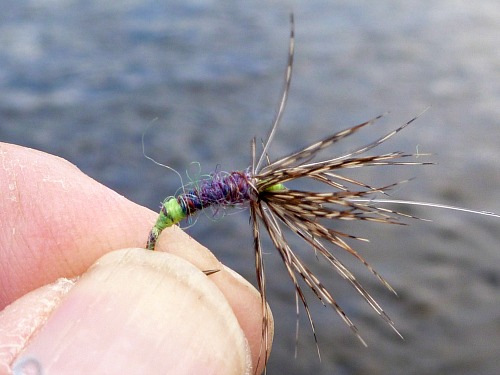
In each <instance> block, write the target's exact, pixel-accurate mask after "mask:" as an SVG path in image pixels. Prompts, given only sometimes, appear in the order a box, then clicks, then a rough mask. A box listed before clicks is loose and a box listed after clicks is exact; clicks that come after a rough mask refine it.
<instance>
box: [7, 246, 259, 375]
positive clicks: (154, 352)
mask: <svg viewBox="0 0 500 375" xmlns="http://www.w3.org/2000/svg"><path fill="white" fill-rule="evenodd" d="M248 361H249V360H248V347H247V344H246V339H245V337H244V335H243V333H242V331H241V328H240V326H239V325H238V322H237V320H236V318H235V316H234V314H233V312H232V310H231V308H230V307H229V305H228V303H227V301H226V299H225V298H224V296H223V294H222V293H221V292H220V290H219V289H218V288H217V287H216V286H215V285H214V284H213V283H212V282H211V281H210V280H209V279H207V277H206V276H205V275H204V274H203V273H202V272H200V271H199V270H198V269H197V268H195V267H194V266H193V265H191V264H190V263H188V262H187V261H185V260H183V259H180V258H179V257H176V256H174V255H171V254H167V253H157V252H152V251H148V250H142V249H126V250H120V251H115V252H112V253H108V254H107V255H105V256H104V257H102V258H101V259H100V260H99V261H98V262H97V263H96V264H94V266H92V267H91V268H90V269H89V271H88V272H87V273H86V274H84V275H83V276H82V277H81V278H80V279H79V281H78V282H77V284H76V285H75V286H74V287H73V289H71V291H70V292H69V293H68V295H67V297H66V298H65V299H64V300H63V301H62V303H61V305H60V306H59V307H58V308H57V309H56V310H55V311H54V312H53V313H52V315H51V316H50V317H49V319H48V321H47V323H46V324H45V326H44V327H43V328H42V329H41V330H40V332H39V334H38V335H37V336H36V337H35V338H33V340H32V341H31V342H30V343H29V345H28V347H27V348H26V349H25V351H24V352H23V354H22V356H21V357H20V358H18V359H17V361H16V363H15V365H14V368H21V367H20V366H26V365H33V364H34V363H35V364H36V365H37V366H38V365H39V366H40V367H39V368H40V369H41V371H42V372H43V373H44V374H45V373H46V374H69V373H71V374H89V373H102V374H154V373H158V374H194V373H203V374H211V373H212V374H242V373H246V372H248V370H249V364H248Z"/></svg>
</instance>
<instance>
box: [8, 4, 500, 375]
mask: <svg viewBox="0 0 500 375" xmlns="http://www.w3.org/2000/svg"><path fill="white" fill-rule="evenodd" d="M0 8H1V9H2V11H1V12H0V140H1V141H5V142H12V143H17V144H21V145H25V146H28V147H33V148H36V149H39V150H43V151H46V152H49V153H52V154H55V155H59V156H61V157H64V158H66V159H69V160H70V161H71V162H73V163H75V164H76V165H77V166H78V167H79V168H81V169H82V170H83V171H84V172H85V173H87V174H89V175H90V176H92V177H93V178H95V179H96V180H98V181H100V182H102V183H104V184H105V185H107V186H109V187H111V188H113V189H115V190H117V191H118V192H120V193H121V194H123V195H125V196H126V197H128V198H129V199H131V200H133V201H136V202H138V203H140V204H142V205H145V206H148V207H150V208H151V209H153V210H155V211H156V210H157V209H158V206H159V202H160V201H161V200H162V199H163V198H164V197H165V196H167V195H170V194H173V193H174V192H175V191H176V190H177V188H178V187H179V180H178V178H177V176H176V175H175V174H173V173H172V172H169V171H168V170H166V169H164V168H161V167H158V166H156V165H154V164H153V163H151V162H150V161H148V160H147V159H146V158H145V157H144V156H143V154H142V148H141V136H142V135H143V133H144V132H146V133H145V147H146V150H147V153H148V154H150V155H151V156H153V157H154V158H155V159H156V160H158V161H159V162H162V163H165V164H168V165H169V166H171V167H173V168H176V169H177V170H179V171H180V172H181V173H184V171H185V170H186V169H189V170H190V172H191V174H196V173H197V172H199V171H198V170H197V168H196V166H194V167H193V166H192V165H191V166H190V163H191V162H192V161H197V162H199V163H201V173H209V172H211V171H213V170H215V169H216V168H220V169H223V170H231V169H239V168H244V167H246V166H248V165H249V162H250V139H251V138H252V137H253V136H257V137H259V138H262V137H264V136H265V135H266V134H267V131H268V128H269V126H270V123H271V120H272V118H273V116H274V113H275V111H276V107H277V103H278V98H279V95H280V91H281V88H282V80H283V71H284V68H285V64H286V55H287V48H288V35H289V23H288V14H289V12H290V11H291V10H293V11H294V13H295V17H296V56H295V57H296V59H295V72H294V79H293V83H292V89H291V93H290V100H289V103H288V108H287V112H286V115H285V118H284V120H283V123H282V127H281V129H280V132H279V134H278V136H277V137H276V140H275V143H274V146H273V149H272V151H271V157H277V156H280V155H282V154H284V153H287V152H291V151H295V150H297V149H298V148H299V147H301V146H304V145H305V144H307V143H308V142H311V141H314V140H317V139H318V138H321V137H323V136H325V135H327V134H330V133H332V132H334V131H338V130H340V129H343V128H346V127H348V126H351V125H354V124H357V123H359V122H362V121H364V120H367V119H369V118H371V117H374V116H375V115H377V114H380V113H383V112H385V111H388V110H389V111H391V114H390V115H389V116H388V117H387V118H386V119H384V120H383V121H382V122H381V123H380V124H378V125H377V126H376V127H372V128H370V129H368V130H366V131H364V132H363V133H362V134H360V135H359V136H357V137H356V138H353V139H349V140H348V141H347V144H344V146H343V147H344V149H350V148H352V147H354V145H357V144H362V143H364V142H368V141H370V140H373V139H375V137H376V136H379V135H381V134H383V133H384V132H385V131H388V130H390V129H393V128H394V127H396V126H398V125H399V124H401V123H402V122H404V121H406V120H409V119H410V118H412V117H413V116H414V115H416V114H418V113H419V112H421V111H422V110H423V109H425V108H426V107H427V106H429V105H432V108H431V109H430V110H429V111H428V112H427V113H425V115H423V116H422V117H421V118H420V119H419V120H418V121H417V122H416V123H414V124H413V125H412V126H411V127H410V128H408V129H405V130H404V132H403V133H401V134H399V135H398V136H397V137H396V138H395V139H393V140H391V141H390V143H389V144H388V145H385V146H384V147H382V149H383V150H384V151H395V150H405V151H409V152H414V151H417V150H418V152H421V153H426V152H432V153H433V154H434V155H433V156H432V157H431V159H432V160H433V161H435V162H437V163H438V164H437V165H435V166H430V167H411V168H378V169H376V168H375V169H374V168H371V169H370V170H369V171H367V172H365V173H364V174H363V175H362V176H363V178H366V179H367V180H368V181H376V182H379V183H391V182H395V181H399V180H403V179H405V178H409V177H416V179H415V180H413V181H412V182H411V183H408V184H404V185H402V186H401V187H399V188H398V189H397V192H395V196H396V197H399V198H406V199H414V200H425V201H431V202H440V203H447V204H454V205H460V206H466V207H470V208H476V209H488V210H492V211H496V212H500V190H499V186H500V164H499V162H498V161H499V160H500V147H499V145H500V48H499V46H500V22H499V21H500V4H499V3H498V2H497V1H495V0H484V1H479V2H469V1H465V0H459V1H445V0H443V1H428V0H424V1H421V0H419V1H416V0H412V1H405V2H400V1H389V0H386V1H377V2H375V1H367V0H365V1H341V0H336V1H320V0H313V1H310V0H309V1H305V0H303V1H300V0H296V1H285V0H281V1H278V0H276V1H252V2H242V1H209V0H206V1H204V0H182V1H179V0H142V1H139V0H127V1H105V0H94V1H83V0H80V1H79V0H74V1H70V0H50V1H36V0H32V1H28V0H0ZM155 119H156V120H155ZM150 125H151V126H150ZM148 126H150V127H149V128H148ZM351 142H352V143H351ZM339 147H340V146H339ZM340 148H342V147H340ZM410 212H412V213H413V214H416V215H418V216H421V217H425V218H429V219H432V220H433V222H432V223H427V222H418V221H411V222H410V224H411V225H410V226H407V227H400V226H383V225H376V224H371V223H370V224H363V223H361V224H357V223H348V224H349V225H346V224H342V225H340V224H339V228H341V229H343V230H348V231H350V232H352V233H353V234H357V235H362V236H365V237H368V238H370V239H371V243H370V244H356V245H357V248H358V249H359V251H360V252H361V253H362V254H363V255H364V256H366V258H367V259H368V260H369V261H370V262H371V263H372V264H373V265H374V266H375V268H376V269H377V270H378V271H380V273H382V274H383V275H384V276H385V277H386V278H387V279H388V280H389V281H390V282H391V284H392V285H393V286H394V287H395V288H396V290H397V291H398V293H399V298H396V297H394V296H393V295H392V294H390V293H389V292H387V291H386V290H384V289H383V287H382V286H381V285H380V284H379V283H378V282H377V281H376V280H375V279H374V278H373V277H372V276H371V275H370V274H369V273H368V271H366V270H365V269H363V267H362V266H360V265H357V264H356V263H355V262H354V261H352V260H350V259H349V258H345V259H346V262H348V264H349V265H350V266H351V267H352V268H353V269H354V270H355V271H356V272H357V274H358V275H359V278H360V280H361V281H362V282H363V284H364V285H365V286H366V287H367V288H368V289H369V290H370V291H371V292H372V293H373V294H374V296H375V297H376V299H377V300H378V301H379V302H380V303H381V304H382V305H383V307H384V308H385V309H386V311H387V312H388V313H389V315H390V316H391V317H392V318H393V319H394V321H395V322H396V325H397V327H398V328H399V329H400V331H401V332H402V334H403V335H404V337H405V340H404V341H402V340H400V339H399V338H398V337H397V336H396V335H395V334H394V333H393V332H392V331H391V330H390V329H389V328H388V327H387V326H386V325H385V324H384V323H383V322H382V321H381V320H380V319H379V318H378V317H377V316H376V315H375V314H374V313H373V312H372V311H371V310H370V308H369V306H368V305H366V303H364V302H363V301H362V299H361V298H360V297H359V296H358V295H356V294H355V292H354V290H353V289H352V288H351V287H350V286H348V285H347V284H346V283H345V282H344V281H343V280H341V279H340V278H339V277H338V276H337V275H335V274H334V272H333V271H331V270H330V269H329V268H328V267H327V265H326V264H323V263H322V262H318V261H317V260H316V259H315V258H314V255H312V254H311V255H309V258H308V260H309V261H310V263H312V264H313V266H314V267H315V269H316V270H317V272H318V273H319V275H320V276H321V277H322V278H323V279H325V280H328V282H327V285H329V287H330V288H331V290H333V292H334V295H335V296H336V297H337V299H338V300H339V302H340V303H341V305H342V306H343V307H344V308H345V309H346V311H347V312H348V314H349V315H350V316H351V318H352V319H353V320H354V322H355V323H356V324H357V325H358V327H359V328H360V330H361V333H362V335H363V337H364V338H365V340H366V341H367V343H368V345H369V346H368V348H365V347H363V346H362V345H361V344H360V343H359V342H358V341H357V339H356V338H355V337H354V336H353V335H352V334H351V333H350V332H349V330H348V329H347V328H346V327H345V326H344V324H343V323H342V322H341V321H340V320H339V319H338V317H337V316H336V315H335V314H334V313H333V312H332V311H331V310H330V309H327V308H324V307H323V306H322V305H321V304H320V303H319V302H317V301H315V297H314V296H313V295H308V296H309V298H310V304H311V307H312V310H313V311H312V312H313V316H314V319H315V322H316V326H317V330H318V335H319V344H320V349H321V353H322V361H321V362H319V360H318V358H317V354H316V348H315V344H314V340H313V338H312V335H311V334H310V330H309V327H308V325H307V322H306V320H305V315H304V314H302V316H301V320H300V323H301V325H300V331H299V343H298V355H297V358H294V350H295V307H294V295H293V288H292V284H291V283H290V282H289V280H288V279H287V276H286V272H285V270H284V267H282V266H281V265H280V259H279V257H278V256H277V254H276V253H275V251H273V249H272V247H271V246H270V245H269V243H267V242H266V246H267V255H266V262H267V263H266V265H267V269H269V270H273V272H272V273H270V274H269V276H268V290H269V300H270V304H271V307H272V309H273V311H274V315H275V317H276V337H275V341H274V343H275V344H274V348H273V352H272V356H271V360H270V363H269V368H268V371H269V372H268V373H270V374H285V373H286V374H368V373H369V374H372V375H375V374H494V373H498V368H499V366H498V357H499V355H500V245H499V243H500V220H498V219H492V218H488V217H480V216H473V215H465V214H458V213H455V212H450V211H442V210H436V209H428V208H412V209H411V210H410ZM98 214H99V213H96V215H98ZM188 231H189V233H190V234H191V235H192V236H193V237H194V238H196V239H197V240H198V241H200V242H201V243H202V244H204V245H206V246H207V247H209V248H210V249H211V250H212V251H214V252H215V253H216V255H217V256H218V257H219V258H220V259H222V260H223V261H224V262H225V263H226V264H227V265H229V266H230V267H232V268H234V269H235V270H237V271H238V272H239V273H241V274H242V275H244V276H245V277H246V278H247V279H249V280H251V281H252V282H253V281H254V266H253V254H252V251H253V250H252V240H251V230H250V228H249V225H248V215H247V214H246V213H245V212H239V213H237V214H235V215H233V216H231V219H230V220H227V218H226V220H224V219H221V220H217V221H216V222H213V221H211V220H209V219H207V218H205V217H203V216H202V217H200V219H199V220H198V223H197V224H196V225H195V226H194V227H192V228H190V229H189V230H188ZM244 243H247V244H248V246H247V247H246V251H245V246H242V245H241V244H244ZM295 246H297V247H298V248H299V249H300V250H299V251H300V253H301V254H302V253H306V252H308V251H310V249H308V248H304V246H301V244H300V243H299V242H297V243H296V245H295ZM242 249H243V250H242ZM343 259H344V258H343Z"/></svg>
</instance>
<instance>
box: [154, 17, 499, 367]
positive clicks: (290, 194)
mask: <svg viewBox="0 0 500 375" xmlns="http://www.w3.org/2000/svg"><path fill="white" fill-rule="evenodd" d="M290 24H291V28H290V40H289V51H288V63H287V68H286V71H285V83H284V89H283V92H282V95H281V100H280V103H279V107H278V111H277V113H276V115H275V118H274V121H273V124H272V126H271V130H270V132H269V135H268V137H267V139H266V140H265V142H263V144H262V151H261V153H260V155H259V156H258V157H257V156H256V148H257V145H256V140H255V138H254V139H253V141H252V143H251V153H252V164H251V166H250V167H248V168H246V169H244V170H237V171H231V172H214V173H212V174H211V175H210V176H208V177H206V178H203V179H201V180H199V181H197V182H196V183H195V184H188V185H185V186H183V188H182V193H181V194H178V195H177V196H170V197H168V198H166V199H165V200H164V201H163V203H162V205H161V210H160V213H159V216H158V219H157V221H156V223H155V225H154V227H153V228H152V230H151V232H150V234H149V237H148V241H147V245H146V247H147V248H148V249H150V250H154V248H155V244H156V241H157V239H158V236H159V235H160V233H161V232H162V230H163V229H165V228H167V227H170V226H172V225H175V224H177V223H179V222H180V221H181V220H183V219H186V218H190V217H192V216H193V215H196V214H197V213H199V212H200V211H201V210H203V209H206V208H209V207H212V208H214V207H215V208H220V207H234V206H246V207H248V208H249V210H250V221H251V226H252V230H253V238H254V241H253V242H254V251H255V269H256V277H257V286H258V288H259V291H260V295H261V302H262V336H261V343H262V347H263V348H267V347H268V345H267V344H268V334H269V329H270V327H269V315H268V310H267V308H266V305H267V296H266V276H265V271H264V259H263V248H262V245H261V229H262V228H264V229H265V230H266V231H267V233H268V235H269V237H270V239H271V241H272V243H273V244H274V246H275V247H276V250H277V251H278V253H279V255H280V256H281V259H282V261H283V264H284V265H285V268H286V270H287V273H288V276H289V277H290V279H291V281H292V282H293V285H294V287H295V293H296V303H297V308H298V301H299V300H300V301H301V303H302V305H303V306H304V309H305V312H306V315H307V318H308V321H309V324H310V327H311V329H312V332H313V335H314V339H315V341H316V343H317V338H316V331H315V327H314V323H313V320H312V316H311V313H310V310H309V307H308V302H307V300H306V297H305V294H304V292H303V289H302V287H301V284H300V283H299V281H300V279H302V281H303V282H305V284H306V285H307V286H308V287H309V288H310V289H311V290H312V291H313V293H314V294H315V295H316V297H317V298H318V299H319V300H320V301H321V302H322V303H323V304H325V305H329V306H331V307H332V308H333V309H334V311H335V312H336V313H337V314H338V315H339V316H340V318H341V319H342V320H343V321H344V322H345V323H346V324H347V326H348V327H349V328H350V329H351V330H352V332H353V333H354V334H355V335H356V336H357V337H358V338H359V340H361V342H362V343H363V344H364V345H366V344H365V342H364V341H363V339H362V338H361V336H360V334H359V333H358V329H357V328H356V326H355V325H354V323H353V322H352V321H351V319H350V318H349V317H348V316H347V315H346V313H345V312H344V310H343V309H342V308H341V306H339V304H338V303H337V301H336V300H335V298H334V297H333V296H332V294H331V293H330V292H329V291H328V290H327V289H326V288H325V287H324V285H323V284H322V282H321V281H320V280H319V278H318V277H317V276H316V275H315V274H314V273H313V272H312V271H311V270H310V269H309V267H308V266H307V264H306V263H305V262H304V261H303V260H302V259H301V258H300V257H299V256H298V255H297V253H296V252H295V251H294V250H293V249H292V248H291V246H290V245H289V242H288V241H287V238H286V236H285V230H284V229H285V228H286V229H287V230H288V231H290V232H291V233H293V234H295V235H297V236H298V237H300V238H301V239H302V240H303V241H304V242H305V244H306V245H307V246H308V247H310V248H312V249H313V250H314V252H315V253H316V254H319V256H321V257H323V258H324V259H326V261H327V262H328V263H329V264H330V265H331V267H333V268H334V269H335V270H336V271H337V272H338V273H339V274H340V276H342V278H344V279H346V280H347V281H348V282H349V283H350V284H351V285H352V286H353V287H354V289H355V290H356V291H357V292H358V293H359V294H360V295H361V296H362V298H363V299H364V300H365V301H366V302H367V303H368V304H369V305H370V306H371V308H372V309H373V310H374V311H375V312H376V313H377V314H378V315H379V316H380V317H381V318H382V319H383V320H384V321H385V322H386V323H387V324H388V325H389V326H390V327H391V328H392V329H393V330H394V331H395V332H396V333H397V334H398V335H399V336H401V335H400V334H399V332H398V330H397V329H396V327H395V325H394V322H393V321H392V320H391V318H390V317H389V316H388V315H387V314H386V313H385V312H384V310H383V309H382V308H381V306H380V305H379V304H378V303H377V301H376V300H375V299H374V298H373V297H372V296H371V295H370V293H369V292H368V291H367V290H366V289H365V288H364V287H363V286H362V285H361V284H360V283H359V282H358V280H357V279H356V277H355V276H354V274H353V273H352V272H351V271H350V270H349V269H348V268H347V267H346V266H345V265H344V264H343V263H342V262H341V261H340V260H339V259H338V257H337V256H336V255H335V254H334V252H333V251H332V250H331V248H334V249H335V248H336V249H340V250H341V251H346V252H348V253H349V254H351V255H352V256H353V257H354V258H356V259H357V260H359V261H360V262H361V263H362V264H364V266H366V267H367V268H368V270H369V271H370V272H371V273H372V274H373V275H375V277H376V278H377V279H378V280H379V281H380V282H381V283H382V284H383V285H384V286H385V287H386V288H387V289H389V290H390V291H391V292H393V293H396V292H395V291H394V289H393V288H392V287H391V286H390V285H389V283H388V282H387V281H386V280H385V279H384V278H383V277H382V276H381V275H380V274H379V273H377V271H375V269H374V268H373V267H372V266H371V265H370V264H369V263H368V262H367V261H366V260H365V259H364V258H363V257H362V256H361V255H360V254H358V252H357V251H356V250H355V249H354V248H353V247H351V245H350V244H349V243H348V241H350V240H362V241H366V240H365V239H363V238H360V237H356V236H354V235H351V234H348V233H344V232H342V231H339V230H336V229H334V228H332V226H331V225H329V223H330V224H331V223H332V221H333V222H334V221H335V220H350V221H357V220H364V221H370V222H377V223H385V224H404V223H402V222H401V220H400V219H401V218H402V217H406V218H414V219H418V218H416V217H414V216H411V215H408V214H405V213H402V212H398V211H394V210H391V209H389V208H386V207H382V206H383V204H384V203H396V204H416V205H420V206H431V207H438V208H446V209H452V210H462V211H467V212H473V213H477V214H482V215H491V216H496V217H500V216H499V215H497V214H494V213H491V212H486V211H475V210H468V209H463V208H459V207H454V206H447V205H440V204H433V203H426V202H414V201H403V200H394V199H390V197H389V191H390V190H391V189H392V188H394V187H395V186H397V185H399V184H400V183H401V182H396V183H392V184H388V185H385V186H372V185H370V184H368V183H365V182H362V181H360V180H357V179H354V178H350V177H347V176H345V175H343V174H341V171H342V170H345V169H354V168H365V167H377V166H398V165H405V166H410V165H427V164H432V163H431V162H425V161H412V160H411V158H416V157H421V156H423V155H422V154H415V153H405V152H400V151H396V152H390V153H383V154H375V155H368V154H367V153H368V152H369V151H370V150H372V149H374V148H376V147H377V146H379V145H380V144H382V143H384V142H386V141H387V140H389V139H390V138H391V137H393V136H394V135H396V134H397V133H399V132H400V131H401V130H403V129H404V128H405V127H407V126H408V125H410V124H411V123H412V122H414V121H415V120H416V119H417V118H418V116H416V117H414V118H412V119H411V120H410V121H408V122H406V123H404V124H403V125H401V126H399V127H398V128H396V129H395V130H393V131H391V132H390V133H388V134H386V135H384V136H382V137H380V138H378V139H375V140H374V141H373V142H371V143H368V144H365V145H363V146H360V147H357V148H355V149H354V150H353V151H350V152H347V153H343V154H341V155H339V156H336V157H333V158H323V159H321V158H319V155H320V153H321V152H322V151H324V150H326V149H329V148H331V147H333V146H334V145H335V144H337V143H338V142H340V141H341V140H343V139H344V138H346V137H348V136H350V135H352V134H354V133H356V132H359V131H361V130H364V129H366V128H368V127H369V126H371V125H373V124H374V123H375V122H376V121H377V120H378V119H380V118H381V117H382V116H383V115H381V116H377V117H375V118H374V119H372V120H369V121H366V122H364V123H362V124H359V125H356V126H353V127H351V128H348V129H345V130H342V131H340V132H337V133H335V134H332V135H329V136H328V137H326V138H324V139H321V140H319V141H317V142H315V143H313V144H311V145H309V146H307V147H305V148H303V149H302V150H300V151H297V152H294V153H292V154H289V155H287V156H284V157H281V158H278V159H276V160H274V161H271V157H270V146H271V143H272V140H273V138H274V136H275V134H276V130H277V129H278V126H279V124H280V121H281V118H282V115H283V112H284V110H285V105H286V102H287V98H288V93H289V90H290V82H291V78H292V67H293V58H294V43H295V36H294V19H293V15H291V16H290ZM299 179H303V180H309V181H313V182H315V183H316V185H317V186H322V187H323V188H326V190H324V191H321V190H319V189H318V190H315V191H304V190H294V189H291V188H287V186H286V185H287V183H290V182H292V181H296V180H299ZM380 194H382V195H385V196H387V198H384V199H381V198H378V196H380ZM212 272H216V271H207V272H206V273H207V274H209V273H212ZM265 350H266V352H265V353H263V354H264V358H266V359H267V357H268V353H267V349H265ZM318 354H319V350H318Z"/></svg>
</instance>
